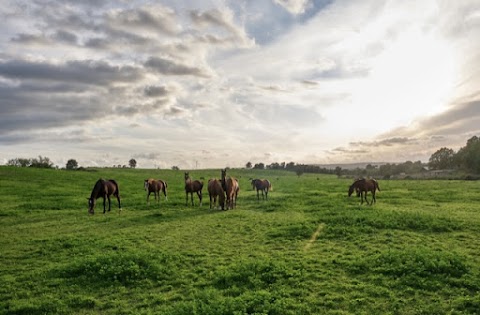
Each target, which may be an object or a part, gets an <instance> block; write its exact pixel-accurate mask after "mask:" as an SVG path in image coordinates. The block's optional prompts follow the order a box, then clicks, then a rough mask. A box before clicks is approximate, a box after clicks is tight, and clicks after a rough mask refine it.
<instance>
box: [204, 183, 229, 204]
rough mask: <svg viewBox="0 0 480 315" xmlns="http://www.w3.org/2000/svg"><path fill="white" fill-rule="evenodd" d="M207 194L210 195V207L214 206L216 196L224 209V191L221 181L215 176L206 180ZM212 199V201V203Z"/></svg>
mask: <svg viewBox="0 0 480 315" xmlns="http://www.w3.org/2000/svg"><path fill="white" fill-rule="evenodd" d="M207 186H208V195H209V196H210V209H212V206H213V207H215V205H216V203H217V198H218V205H219V206H220V207H221V208H222V210H225V191H224V190H223V188H222V182H221V181H220V180H218V179H216V178H212V179H209V180H208V185H207ZM212 201H213V203H212Z"/></svg>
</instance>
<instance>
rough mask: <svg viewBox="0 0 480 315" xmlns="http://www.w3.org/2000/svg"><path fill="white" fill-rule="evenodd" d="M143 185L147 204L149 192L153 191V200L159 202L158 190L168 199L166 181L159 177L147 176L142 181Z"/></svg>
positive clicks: (148, 202)
mask: <svg viewBox="0 0 480 315" xmlns="http://www.w3.org/2000/svg"><path fill="white" fill-rule="evenodd" d="M144 187H145V190H146V191H147V205H149V204H150V194H151V193H152V192H153V196H154V197H155V200H156V201H157V202H158V204H160V192H162V193H163V195H164V196H165V200H167V199H168V197H167V182H165V181H164V180H161V179H158V180H157V179H153V178H149V179H146V180H145V181H144Z"/></svg>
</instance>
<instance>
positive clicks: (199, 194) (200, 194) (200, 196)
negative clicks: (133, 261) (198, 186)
mask: <svg viewBox="0 0 480 315" xmlns="http://www.w3.org/2000/svg"><path fill="white" fill-rule="evenodd" d="M197 195H198V199H200V207H201V206H202V191H201V190H199V191H197Z"/></svg>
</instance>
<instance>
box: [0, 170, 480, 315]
mask: <svg viewBox="0 0 480 315" xmlns="http://www.w3.org/2000/svg"><path fill="white" fill-rule="evenodd" d="M190 174H191V176H192V178H194V179H199V178H200V177H203V178H204V179H205V182H206V180H208V178H211V177H217V178H218V177H219V176H220V170H199V171H190ZM229 175H232V176H235V177H237V178H239V180H240V188H241V191H240V196H239V199H238V204H237V209H235V210H229V211H220V210H210V209H209V207H208V193H207V190H206V187H205V188H204V203H203V206H202V207H199V206H198V199H195V206H194V207H192V206H185V193H184V190H183V186H184V184H183V171H170V170H138V169H137V170H134V169H98V170H95V171H88V172H87V171H64V170H50V169H47V170H45V169H32V168H12V167H0V200H1V204H0V314H205V315H212V314H219V315H220V314H222V315H223V314H239V315H240V314H302V315H303V314H479V313H480V213H479V212H480V209H479V204H480V189H479V188H480V182H473V181H434V180H428V181H408V180H402V181H379V184H380V188H381V189H382V191H381V192H380V193H378V195H377V204H376V205H374V206H366V205H363V206H360V205H359V200H358V199H357V198H355V197H352V198H348V197H347V190H348V186H349V185H350V184H351V180H348V179H337V178H336V177H334V176H324V175H313V174H304V175H302V176H300V177H298V176H296V175H295V174H294V173H289V172H282V171H255V170H235V169H232V170H229ZM100 177H103V178H114V179H116V180H117V181H118V183H119V185H120V194H121V197H122V205H123V211H122V213H121V214H120V215H119V214H118V211H117V203H116V200H113V199H112V211H111V212H110V213H107V214H106V215H103V214H102V211H103V209H102V205H101V199H99V204H97V208H96V211H95V215H93V216H91V215H88V213H87V200H86V198H87V197H89V195H90V192H91V189H92V187H93V185H94V183H95V181H96V180H97V179H98V178H100ZM147 177H155V178H161V179H164V180H166V181H167V182H168V187H169V195H168V201H164V200H163V199H162V200H161V202H160V205H157V204H155V203H154V202H153V196H152V197H151V204H150V206H147V204H146V195H145V191H144V190H143V180H144V179H145V178H147ZM250 177H259V178H261V177H264V178H268V179H270V180H271V181H272V183H273V191H272V192H271V193H270V195H269V197H270V199H269V200H268V201H260V202H257V199H256V193H255V192H254V191H252V188H251V186H250V185H249V181H248V179H249V178H250ZM205 186H206V185H205Z"/></svg>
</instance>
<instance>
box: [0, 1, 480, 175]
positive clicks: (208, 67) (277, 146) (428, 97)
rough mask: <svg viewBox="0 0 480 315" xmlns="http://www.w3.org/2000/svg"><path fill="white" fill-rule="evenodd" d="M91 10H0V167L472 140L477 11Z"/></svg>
mask: <svg viewBox="0 0 480 315" xmlns="http://www.w3.org/2000/svg"><path fill="white" fill-rule="evenodd" d="M94 3H95V2H94V1H87V2H81V3H80V2H74V1H70V2H69V3H68V4H66V3H65V2H62V1H58V2H56V5H55V7H54V8H52V10H50V11H48V12H47V11H45V10H41V7H40V6H38V5H37V3H35V2H28V1H24V2H23V4H22V1H7V3H6V4H5V10H3V11H2V13H0V15H1V16H0V17H1V19H0V27H2V29H3V30H4V32H3V33H2V35H0V50H1V51H2V52H1V53H0V97H1V99H2V100H3V102H2V103H1V104H0V107H1V110H2V116H1V117H0V122H1V124H0V148H2V150H1V151H0V152H3V153H1V154H0V158H1V159H6V158H8V157H12V156H11V155H12V154H13V155H16V154H20V153H24V152H29V151H28V149H27V148H28V145H31V144H32V143H35V146H32V150H31V151H30V152H32V154H31V156H36V155H38V154H43V155H45V154H46V153H45V152H42V148H45V150H46V148H47V147H48V148H49V150H53V149H55V148H60V147H61V148H62V152H63V153H62V154H61V155H62V156H61V157H59V158H61V159H63V160H67V159H68V158H69V157H71V156H78V157H84V159H85V161H86V162H85V163H90V162H91V163H105V164H106V165H110V164H117V162H118V161H122V160H125V161H124V162H122V164H125V163H126V162H127V161H128V159H129V158H130V157H131V155H132V152H136V154H138V158H139V160H140V161H139V162H140V163H139V165H143V166H145V167H146V166H153V164H154V163H155V164H156V165H159V163H162V164H161V165H164V166H165V165H166V166H171V165H175V164H181V165H180V166H181V167H193V166H194V165H195V163H194V161H197V162H198V161H200V166H201V167H208V166H210V167H222V166H225V165H230V166H243V165H244V164H245V163H246V162H247V161H249V160H252V162H265V163H271V162H282V161H284V160H285V161H290V160H295V161H296V162H314V163H321V162H324V161H333V160H334V159H335V160H342V159H343V160H352V159H362V160H372V159H376V160H395V159H399V158H400V159H401V158H407V157H408V158H409V159H415V156H417V157H421V158H422V159H423V158H425V157H426V156H427V157H428V152H429V150H431V149H432V148H431V146H435V145H437V144H451V145H453V144H457V145H459V144H460V145H461V144H463V143H464V142H465V140H466V137H467V136H468V135H470V134H472V133H475V132H477V131H478V130H477V129H478V128H477V127H476V125H478V118H477V117H479V116H480V113H478V112H477V111H475V110H474V108H475V106H476V105H478V103H477V101H478V99H479V98H480V97H479V94H478V84H479V83H480V80H479V79H480V72H479V71H478V70H477V69H479V67H478V63H479V61H480V59H479V54H478V51H479V48H480V44H479V43H480V42H479V41H477V40H476V39H477V38H478V37H479V36H480V22H479V21H480V18H479V16H480V15H479V14H478V12H480V6H479V4H478V1H474V0H465V1H461V2H444V1H435V0H426V1H421V2H412V1H402V2H392V1H383V0H368V1H360V2H359V1H354V0H337V1H332V2H331V3H330V2H329V1H324V2H323V1H321V3H322V4H320V2H315V1H303V0H300V1H283V0H282V1H281V0H276V1H273V2H268V3H267V2H266V3H257V2H255V3H238V2H228V1H227V2H221V3H220V4H219V2H218V1H205V2H203V1H202V2H201V3H200V2H195V1H187V0H185V1H181V2H170V3H169V2H168V1H162V2H161V3H160V4H155V5H141V4H140V5H139V4H138V3H131V4H129V5H128V6H124V3H118V2H105V3H104V5H101V6H97V5H95V10H93V9H92V8H93V7H92V5H94ZM20 9H21V10H20ZM20 13H21V14H20ZM267 22H268V23H267ZM268 26H270V27H268ZM100 121H101V122H102V125H103V126H104V127H102V128H100V129H99V128H98V127H97V126H98V122H100ZM460 121H461V122H462V123H459V122H460ZM20 130H21V131H22V136H20ZM25 130H27V131H25ZM93 130H96V131H99V133H100V134H102V137H95V134H97V133H96V132H93ZM40 131H41V132H40ZM42 134H43V135H52V137H54V136H53V135H55V137H56V138H57V139H58V138H62V137H63V138H64V139H66V140H68V139H71V140H72V141H65V142H62V143H61V144H60V143H59V141H57V142H55V141H49V140H48V137H45V136H42ZM159 135H160V136H159ZM439 136H441V137H439ZM434 137H435V139H441V140H437V141H436V142H431V139H433V138H434ZM437 137H438V138H437ZM212 138H214V139H215V141H212ZM109 139H116V141H115V143H109ZM139 139H141V140H142V141H139ZM392 139H394V140H392ZM395 139H396V140H395ZM399 139H408V140H409V141H398V140H399ZM412 139H414V140H415V141H413V140H412ZM387 140H388V141H387ZM429 141H430V142H429ZM386 143H388V144H391V145H388V146H387V145H383V144H386ZM42 144H43V146H42ZM125 147H127V148H129V150H128V152H125V149H124V148H125ZM6 148H8V149H6ZM158 148H162V150H161V151H160V150H158ZM97 150H98V151H99V152H98V153H94V154H92V152H95V151H97ZM192 151H193V152H195V153H198V154H196V155H195V156H192V155H191V154H190V153H189V152H192ZM5 152H8V154H7V153H5ZM51 152H58V151H51ZM106 152H109V154H108V155H106V154H105V153H106ZM400 152H411V153H406V154H404V155H401V154H403V153H400ZM266 153H268V154H266ZM351 153H354V154H351ZM430 154H431V153H430ZM13 157H16V156H13ZM51 158H52V159H53V156H51ZM262 158H263V159H265V160H264V161H253V160H254V159H262ZM159 160H161V161H159ZM87 161H89V162H87ZM100 161H103V162H100Z"/></svg>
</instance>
